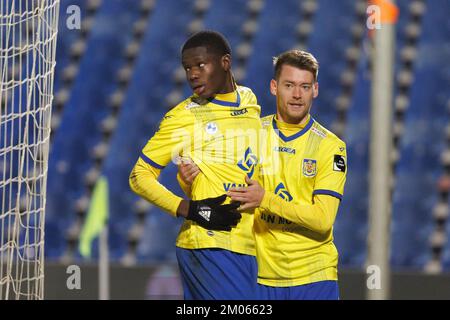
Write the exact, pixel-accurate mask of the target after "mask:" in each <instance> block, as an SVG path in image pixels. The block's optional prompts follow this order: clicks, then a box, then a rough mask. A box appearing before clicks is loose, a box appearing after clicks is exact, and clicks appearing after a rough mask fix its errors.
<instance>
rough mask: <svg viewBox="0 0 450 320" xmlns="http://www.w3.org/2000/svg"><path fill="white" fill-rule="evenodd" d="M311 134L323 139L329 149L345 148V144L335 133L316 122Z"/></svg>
mask: <svg viewBox="0 0 450 320" xmlns="http://www.w3.org/2000/svg"><path fill="white" fill-rule="evenodd" d="M311 133H312V134H316V135H318V136H320V137H322V138H323V140H322V143H323V144H324V145H325V146H328V147H330V148H331V147H334V146H336V147H339V148H342V147H344V148H345V142H344V141H343V140H342V139H341V138H339V137H338V136H337V135H336V134H335V133H334V132H332V131H331V130H329V129H327V128H325V127H324V126H323V125H322V124H320V123H319V122H317V121H316V120H314V123H313V125H312V127H311Z"/></svg>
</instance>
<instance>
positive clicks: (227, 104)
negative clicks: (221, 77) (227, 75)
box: [209, 91, 241, 107]
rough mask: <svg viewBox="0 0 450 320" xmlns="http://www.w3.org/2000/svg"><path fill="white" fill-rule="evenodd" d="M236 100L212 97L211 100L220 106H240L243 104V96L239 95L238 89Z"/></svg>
mask: <svg viewBox="0 0 450 320" xmlns="http://www.w3.org/2000/svg"><path fill="white" fill-rule="evenodd" d="M236 96H237V98H236V102H230V101H223V100H219V99H212V100H210V101H209V102H212V103H215V104H218V105H219V106H224V107H239V106H240V105H241V96H240V95H239V92H237V91H236Z"/></svg>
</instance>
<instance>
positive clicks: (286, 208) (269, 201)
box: [260, 192, 340, 234]
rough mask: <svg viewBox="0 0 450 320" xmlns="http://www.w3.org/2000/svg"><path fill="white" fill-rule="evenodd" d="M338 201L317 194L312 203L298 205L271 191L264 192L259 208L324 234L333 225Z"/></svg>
mask: <svg viewBox="0 0 450 320" xmlns="http://www.w3.org/2000/svg"><path fill="white" fill-rule="evenodd" d="M339 203H340V201H339V199H338V198H336V197H333V196H330V195H324V194H318V195H315V196H314V203H313V204H312V205H298V204H294V203H290V202H286V201H285V200H283V199H281V198H280V197H279V196H277V195H275V194H273V193H270V192H265V193H264V197H263V200H262V201H261V204H260V208H261V209H263V210H267V211H269V212H271V213H274V214H276V215H278V216H280V217H282V218H285V219H288V220H290V221H292V222H293V223H295V224H298V225H300V226H303V227H305V228H307V229H309V230H312V231H314V232H317V233H321V234H324V233H327V232H328V231H330V230H331V228H332V227H333V224H334V220H335V219H336V214H337V211H338V208H339Z"/></svg>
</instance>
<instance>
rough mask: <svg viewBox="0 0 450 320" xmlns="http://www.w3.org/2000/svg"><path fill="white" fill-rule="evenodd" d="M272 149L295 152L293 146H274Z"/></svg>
mask: <svg viewBox="0 0 450 320" xmlns="http://www.w3.org/2000/svg"><path fill="white" fill-rule="evenodd" d="M273 151H278V152H286V153H290V154H295V149H294V148H288V147H274V148H273Z"/></svg>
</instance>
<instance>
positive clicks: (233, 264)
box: [176, 247, 259, 300]
mask: <svg viewBox="0 0 450 320" xmlns="http://www.w3.org/2000/svg"><path fill="white" fill-rule="evenodd" d="M176 254H177V260H178V267H179V269H180V275H181V282H182V284H183V291H184V299H185V300H217V299H219V300H256V299H257V298H258V296H259V293H258V292H257V283H256V279H257V274H258V267H257V264H256V258H255V257H254V256H251V255H246V254H240V253H236V252H231V251H228V250H224V249H217V248H210V249H183V248H180V247H176Z"/></svg>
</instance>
